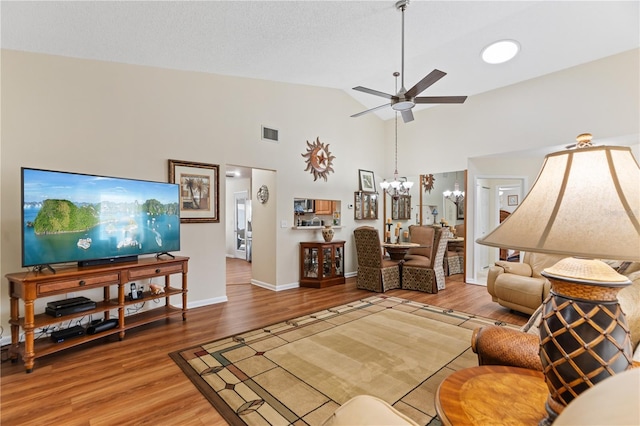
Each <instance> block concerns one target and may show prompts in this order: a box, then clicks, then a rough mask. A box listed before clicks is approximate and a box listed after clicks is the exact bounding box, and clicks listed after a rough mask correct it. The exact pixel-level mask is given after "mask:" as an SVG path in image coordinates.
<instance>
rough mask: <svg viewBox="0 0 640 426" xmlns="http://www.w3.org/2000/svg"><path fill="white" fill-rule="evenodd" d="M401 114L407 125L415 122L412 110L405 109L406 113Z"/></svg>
mask: <svg viewBox="0 0 640 426" xmlns="http://www.w3.org/2000/svg"><path fill="white" fill-rule="evenodd" d="M401 114H402V121H404V122H405V123H408V122H410V121H413V112H411V110H410V109H405V110H404V111H402V112H401Z"/></svg>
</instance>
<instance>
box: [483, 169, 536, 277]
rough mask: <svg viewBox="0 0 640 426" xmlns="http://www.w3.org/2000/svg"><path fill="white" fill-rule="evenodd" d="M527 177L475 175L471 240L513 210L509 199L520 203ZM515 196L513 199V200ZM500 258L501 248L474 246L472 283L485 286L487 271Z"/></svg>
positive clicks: (491, 228) (496, 223)
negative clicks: (504, 213) (505, 213)
mask: <svg viewBox="0 0 640 426" xmlns="http://www.w3.org/2000/svg"><path fill="white" fill-rule="evenodd" d="M526 180H527V178H526V177H518V176H508V177H500V176H476V178H475V189H476V191H475V197H476V200H475V201H476V202H475V215H474V233H473V234H474V235H473V241H475V240H477V239H478V238H482V237H483V236H485V235H486V234H488V233H490V232H491V231H492V230H494V229H495V228H496V227H497V226H498V225H499V224H500V211H501V210H502V211H509V212H511V211H513V210H515V208H516V207H517V205H513V203H512V202H510V200H514V199H515V200H519V201H521V200H522V198H523V196H524V190H525V186H526V183H527V182H526ZM513 196H515V198H513ZM499 258H500V249H498V248H495V247H489V246H484V245H481V244H478V243H475V242H474V244H473V259H474V261H473V277H472V279H473V282H474V284H484V285H486V283H487V272H488V268H489V266H490V265H493V264H494V263H495V262H496V261H497V260H499Z"/></svg>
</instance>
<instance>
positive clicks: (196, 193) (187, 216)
mask: <svg viewBox="0 0 640 426" xmlns="http://www.w3.org/2000/svg"><path fill="white" fill-rule="evenodd" d="M219 174H220V167H219V166H218V165H217V164H206V163H196V162H193V161H178V160H169V182H170V183H177V184H179V185H180V222H182V223H203V222H220V216H219V205H220V191H219V180H220V179H219Z"/></svg>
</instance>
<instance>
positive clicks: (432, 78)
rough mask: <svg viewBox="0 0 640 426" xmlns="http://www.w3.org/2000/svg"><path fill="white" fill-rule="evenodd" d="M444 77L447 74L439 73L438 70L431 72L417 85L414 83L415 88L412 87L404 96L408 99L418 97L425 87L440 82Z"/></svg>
mask: <svg viewBox="0 0 640 426" xmlns="http://www.w3.org/2000/svg"><path fill="white" fill-rule="evenodd" d="M445 75H447V73H446V72H444V71H440V70H433V71H431V72H430V73H429V74H427V76H426V77H425V78H423V79H422V80H420V81H419V82H418V83H416V85H415V86H413V87H412V88H411V89H409V90H407V93H406V95H405V96H407V97H408V98H413V97H415V96H418V95H419V94H420V93H422V92H423V91H424V90H425V89H426V88H427V87H429V86H431V85H432V84H433V83H435V82H436V81H438V80H440V79H441V78H442V77H444V76H445Z"/></svg>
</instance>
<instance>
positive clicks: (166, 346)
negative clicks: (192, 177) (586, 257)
mask: <svg viewBox="0 0 640 426" xmlns="http://www.w3.org/2000/svg"><path fill="white" fill-rule="evenodd" d="M248 266H249V264H248V263H247V262H245V261H244V260H239V259H228V261H227V281H228V284H230V285H228V286H227V297H228V299H229V301H228V302H226V303H221V304H217V305H211V306H205V307H201V308H195V309H191V310H189V313H188V315H187V321H184V322H183V321H181V320H180V319H179V318H172V319H170V320H166V321H158V322H156V323H153V324H149V325H146V326H143V327H140V328H137V329H133V330H130V331H127V336H126V338H125V339H124V340H123V341H118V340H117V338H114V337H109V338H105V339H103V340H99V341H95V342H91V343H88V344H85V345H83V346H80V347H76V348H72V349H69V350H66V351H62V352H60V353H57V354H53V355H49V356H46V357H43V358H38V359H36V364H35V369H34V371H33V372H32V373H31V374H25V372H24V365H23V364H22V361H18V362H17V363H10V362H3V363H2V370H1V379H2V383H1V399H2V401H1V410H0V412H1V418H0V422H1V423H2V425H25V424H65V425H89V424H90V425H116V424H117V425H125V424H153V425H204V424H207V425H225V424H226V422H225V421H224V420H223V419H222V418H221V417H220V416H219V414H218V413H217V412H216V411H215V410H214V409H213V408H212V407H211V405H210V404H209V402H208V401H207V400H206V399H205V398H204V397H203V396H202V395H201V394H200V392H199V391H198V390H197V389H196V388H195V387H194V386H193V385H192V384H191V382H190V381H189V380H188V379H187V378H186V376H185V375H184V374H182V372H181V371H180V369H179V368H178V367H177V366H176V365H175V364H174V363H173V361H172V360H171V359H170V358H169V356H168V355H167V354H168V353H169V352H173V351H176V350H179V349H183V348H186V347H188V346H191V345H196V344H199V343H203V342H206V341H209V340H215V339H218V338H222V337H226V336H229V335H233V334H235V333H240V332H243V331H248V330H251V329H254V328H258V327H261V326H265V325H269V324H271V323H274V322H277V321H282V320H286V319H289V318H292V317H295V316H299V315H304V314H307V313H310V312H313V311H316V310H320V309H324V308H329V307H331V306H335V305H339V304H341V303H346V302H350V301H353V300H357V299H359V298H361V297H366V296H369V295H371V294H372V293H370V292H368V291H365V290H358V289H356V287H355V278H349V279H347V283H346V284H345V285H339V286H334V287H329V288H325V289H311V288H297V289H291V290H285V291H280V292H273V291H269V290H265V289H262V288H259V287H256V286H253V285H251V284H249V280H250V269H249V267H248ZM462 277H463V276H462V275H454V276H451V277H447V288H446V289H445V290H443V291H441V292H440V293H438V294H435V295H434V294H425V293H421V292H416V291H408V290H391V291H388V292H387V293H385V294H386V295H388V296H397V297H402V298H406V299H412V300H415V301H419V302H422V303H427V304H431V305H436V306H441V307H447V308H452V309H456V310H460V311H464V312H467V313H472V314H476V315H480V316H484V317H489V318H494V319H496V320H501V321H505V322H510V323H512V324H518V325H521V324H524V323H525V322H526V320H527V317H526V316H524V315H520V314H516V313H513V312H510V311H509V310H507V309H505V308H502V307H500V306H499V305H498V304H496V303H494V302H492V301H491V297H490V296H489V294H488V293H487V291H486V288H485V287H483V286H476V285H470V284H465V283H464V282H463V281H462ZM231 284H233V285H231ZM105 340H108V342H107V341H105ZM5 355H6V354H5V353H4V352H3V359H4V358H5Z"/></svg>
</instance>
